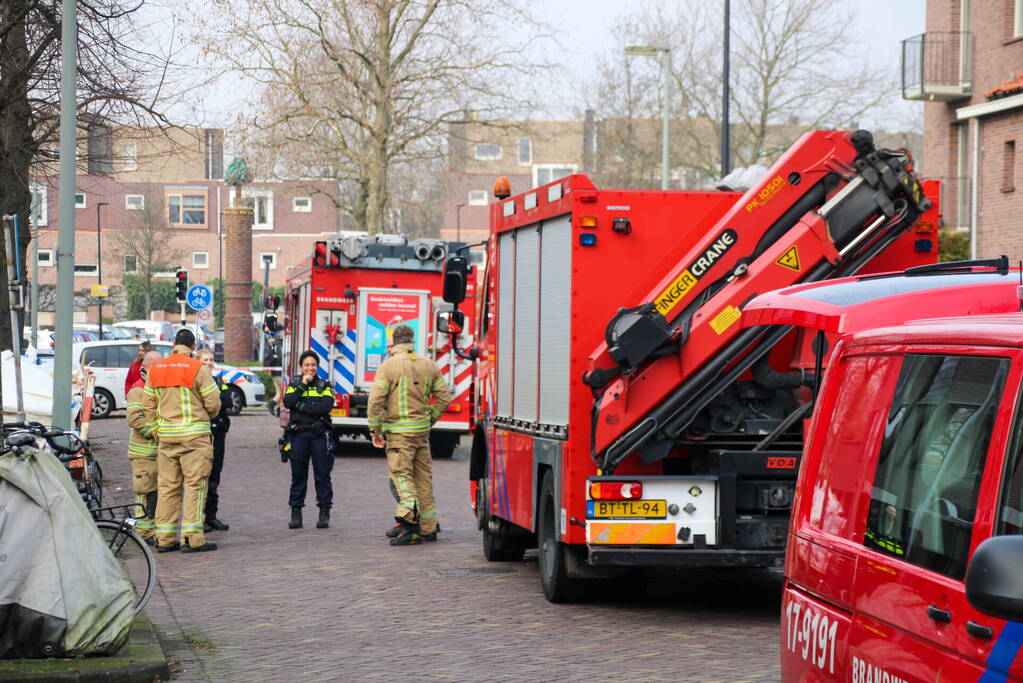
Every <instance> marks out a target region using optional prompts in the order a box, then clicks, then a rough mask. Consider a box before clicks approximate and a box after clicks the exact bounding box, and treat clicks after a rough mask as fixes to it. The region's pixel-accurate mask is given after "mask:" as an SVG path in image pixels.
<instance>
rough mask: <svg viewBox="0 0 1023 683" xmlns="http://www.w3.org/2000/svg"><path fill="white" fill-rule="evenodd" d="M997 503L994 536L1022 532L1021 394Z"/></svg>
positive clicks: (1022, 451) (1022, 431)
mask: <svg viewBox="0 0 1023 683" xmlns="http://www.w3.org/2000/svg"><path fill="white" fill-rule="evenodd" d="M998 500H999V503H998V523H997V524H996V525H995V535H996V536H1007V535H1012V536H1016V535H1019V534H1023V395H1021V396H1020V400H1019V403H1018V404H1017V405H1016V417H1015V418H1013V426H1012V442H1011V443H1010V445H1009V455H1008V457H1006V459H1005V474H1004V476H1003V477H1002V491H1001V495H1000V496H999V499H998Z"/></svg>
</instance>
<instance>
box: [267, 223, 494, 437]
mask: <svg viewBox="0 0 1023 683" xmlns="http://www.w3.org/2000/svg"><path fill="white" fill-rule="evenodd" d="M462 246H464V245H463V244H462V243H457V242H450V243H449V242H443V241H440V240H414V241H409V240H407V239H406V238H405V237H403V236H399V235H377V236H374V237H360V236H354V237H344V238H336V239H331V240H326V241H322V242H316V244H315V247H314V251H313V253H312V254H311V255H310V257H309V259H308V260H307V261H306V262H305V263H303V264H301V265H300V266H298V267H297V268H295V269H293V270H292V271H291V273H290V274H289V275H288V279H287V283H286V285H285V306H286V323H285V325H284V329H285V335H284V341H283V349H284V359H283V363H284V372H283V378H282V379H283V382H284V383H285V384H287V382H288V379H289V376H291V377H293V376H294V373H296V372H298V358H299V356H300V355H301V354H302V352H303V351H305V350H306V349H312V350H313V351H315V352H316V354H317V355H318V356H319V358H320V370H319V372H320V376H321V377H323V378H324V379H326V380H327V381H328V382H330V383H331V385H332V386H333V387H334V392H335V396H336V400H335V407H334V410H333V411H332V412H331V421H332V422H333V424H334V429H335V430H336V431H337V432H338V433H339V434H341V435H346V436H367V435H368V433H369V432H368V428H367V423H366V400H367V398H368V396H369V388H370V385H371V384H372V383H373V378H374V376H375V374H376V370H377V368H378V367H379V366H380V363H381V362H383V359H384V358H385V356H386V354H387V345H388V343H389V340H390V337H391V333H392V332H393V330H394V328H395V327H396V326H397V325H399V324H404V325H409V326H410V327H412V329H413V331H414V332H415V333H416V336H415V344H416V351H417V353H419V354H421V355H425V356H428V357H430V358H433V359H434V361H436V362H437V364H438V365H439V366H440V368H441V371H442V372H443V373H444V375H445V377H447V379H448V383H449V384H450V385H451V387H452V392H453V394H454V400H453V401H452V402H451V405H449V406H448V408H447V411H446V412H445V413H444V415H442V416H441V418H440V420H438V421H437V423H436V424H435V425H434V427H433V431H432V432H431V434H430V444H431V450H432V451H433V454H434V456H435V457H450V456H451V454H452V452H453V451H454V449H455V447H456V446H457V444H458V442H459V439H460V438H461V436H462V434H465V433H469V432H470V431H471V428H472V425H473V422H472V420H473V415H472V410H471V409H470V408H471V406H470V403H469V399H470V395H471V392H470V385H471V382H472V368H471V365H470V363H469V362H468V361H467V360H466V359H463V358H459V357H457V356H456V355H455V354H454V353H452V351H451V341H452V337H451V335H449V334H442V335H437V334H434V329H433V321H434V320H435V314H436V313H437V312H438V311H441V310H446V309H450V308H451V306H450V305H448V304H446V303H444V301H443V299H442V298H441V290H442V274H441V270H442V266H443V262H444V259H445V258H446V257H447V256H448V255H449V254H452V253H454V252H456V251H457V250H458V249H459V248H461V247H462ZM466 291H467V294H466V297H467V300H468V302H469V304H470V306H471V304H472V302H473V298H474V296H475V282H474V279H473V272H472V269H470V270H469V272H468V281H467V283H466ZM470 310H471V309H470ZM470 320H471V319H470ZM471 329H472V328H471V327H467V328H466V332H464V333H462V334H460V335H456V336H455V338H454V340H455V342H456V343H458V344H470V343H471V342H472V336H471V333H470V332H471ZM287 420H288V416H287V414H286V411H284V410H283V407H282V412H281V421H282V424H287Z"/></svg>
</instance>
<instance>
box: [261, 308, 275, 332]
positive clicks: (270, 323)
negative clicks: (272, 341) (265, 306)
mask: <svg viewBox="0 0 1023 683" xmlns="http://www.w3.org/2000/svg"><path fill="white" fill-rule="evenodd" d="M277 329H278V327H277V316H276V315H273V314H272V313H271V314H267V316H266V317H265V318H263V331H264V332H266V333H267V334H276V333H277Z"/></svg>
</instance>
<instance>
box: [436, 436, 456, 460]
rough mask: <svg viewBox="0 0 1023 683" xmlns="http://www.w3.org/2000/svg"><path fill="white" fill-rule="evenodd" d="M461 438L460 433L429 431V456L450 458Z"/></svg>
mask: <svg viewBox="0 0 1023 683" xmlns="http://www.w3.org/2000/svg"><path fill="white" fill-rule="evenodd" d="M460 440H461V435H460V434H448V433H446V432H430V456H431V457H434V458H450V457H451V456H453V455H454V454H455V449H456V448H457V447H458V443H459V441H460Z"/></svg>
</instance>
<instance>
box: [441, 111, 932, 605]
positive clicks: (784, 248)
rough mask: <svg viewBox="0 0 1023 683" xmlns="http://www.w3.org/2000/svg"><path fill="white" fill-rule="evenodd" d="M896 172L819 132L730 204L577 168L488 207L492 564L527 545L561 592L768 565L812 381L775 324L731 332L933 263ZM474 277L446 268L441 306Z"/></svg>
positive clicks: (480, 510) (479, 427) (894, 166)
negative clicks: (748, 313)
mask: <svg viewBox="0 0 1023 683" xmlns="http://www.w3.org/2000/svg"><path fill="white" fill-rule="evenodd" d="M912 168H913V167H912V159H911V158H910V157H909V155H908V153H906V152H905V151H904V150H879V149H876V148H875V146H874V144H873V139H872V136H871V135H870V134H869V133H867V132H866V131H857V132H855V133H850V132H843V131H816V132H811V133H807V134H806V135H804V136H803V137H802V138H801V139H800V140H799V141H798V142H797V143H796V144H795V145H794V146H793V147H792V148H791V149H790V150H789V151H788V152H787V153H786V154H785V155H784V156H783V157H782V158H781V159H780V160H779V161H778V162H777V163H776V164H775V165H774V166H773V167H772V168H771V169H770V171H769V172H768V173H767V175H766V176H765V177H764V179H763V180H762V181H761V182H759V183H758V184H757V185H755V186H754V187H752V188H751V189H750V190H749V191H748V192H746V193H745V194H743V195H741V196H740V195H738V194H736V193H709V192H663V191H627V190H601V189H597V188H596V187H595V186H594V185H593V184H592V183H591V182H590V180H589V179H588V178H586V177H585V176H582V175H573V176H569V177H568V178H564V179H562V180H559V181H557V182H555V183H551V184H549V185H547V186H544V187H541V188H538V189H535V190H531V191H529V192H526V193H524V194H521V195H519V196H515V197H510V198H502V199H501V200H500V201H498V202H497V203H495V204H494V205H492V207H491V235H490V239H489V242H488V244H487V270H486V272H485V274H484V275H483V279H482V281H481V286H482V288H483V292H482V296H480V297H479V298H478V302H477V305H478V309H477V318H476V320H477V332H476V339H477V341H476V344H475V346H474V347H473V348H471V349H469V350H468V353H466V355H469V356H471V357H473V358H474V359H475V384H474V387H475V389H474V391H475V393H476V396H475V402H474V408H475V410H476V411H477V414H476V428H475V430H474V433H473V446H472V457H471V464H470V482H471V485H470V490H471V496H472V502H473V504H474V506H475V509H476V513H477V518H478V520H479V526H480V528H481V530H482V532H483V550H484V554H485V555H486V557H487V558H488V559H490V560H515V559H520V558H521V557H522V556H523V553H524V551H525V549H526V548H529V547H534V546H535V547H538V548H539V560H540V576H541V582H542V584H543V589H544V594H545V596H546V597H547V599H548V600H551V601H555V602H558V601H568V600H574V599H579V598H581V597H584V596H585V595H586V594H587V591H588V589H589V588H590V587H591V586H592V583H591V582H590V580H591V579H604V578H615V577H619V578H625V579H628V580H631V581H634V582H635V584H641V583H642V581H643V579H644V577H645V575H646V572H645V570H646V569H648V568H653V567H693V566H704V567H714V566H761V567H765V566H766V567H770V566H780V565H781V563H782V561H783V559H784V549H785V539H786V530H787V525H788V518H789V512H790V509H791V502H792V494H793V489H794V486H795V480H796V473H797V471H798V466H799V461H800V457H801V456H800V453H801V446H802V428H803V422H804V419H805V418H806V417H807V416H808V412H809V402H808V397H809V395H810V391H811V388H812V387H813V385H814V383H815V382H816V377H817V376H819V373H818V372H815V368H814V367H813V364H812V363H811V364H810V367H806V366H805V365H804V364H801V363H800V362H798V359H801V358H803V357H804V354H802V353H797V352H798V351H802V349H800V348H797V338H796V335H795V334H793V333H792V332H791V331H790V330H789V329H788V328H785V327H781V328H773V327H772V328H759V327H758V328H752V329H748V330H744V329H743V328H742V326H741V325H738V324H736V323H737V322H738V321H739V319H740V317H741V310H742V307H743V306H744V304H745V303H746V302H748V301H749V300H750V299H752V298H753V297H754V296H755V295H756V294H759V293H763V292H766V291H769V290H773V289H777V288H779V287H784V286H787V285H791V284H794V283H799V282H812V281H817V280H823V279H827V278H832V277H838V276H846V275H850V274H853V273H857V272H878V271H883V270H896V269H898V270H901V269H903V268H904V267H906V266H913V265H918V264H926V263H933V262H934V261H936V258H937V253H936V252H937V239H936V238H937V234H936V226H937V219H938V215H937V210H936V209H935V208H933V204H932V201H931V200H930V199H928V196H930V197H935V196H936V194H937V183H925V184H924V186H923V187H921V185H920V183H919V182H918V181H917V179H916V177H915V176H914V174H913V170H912ZM469 278H471V268H470V267H469V266H468V263H466V262H465V260H464V259H460V258H454V259H450V260H449V261H448V264H447V267H446V269H445V295H446V297H447V299H448V300H449V301H455V302H457V300H458V298H459V295H460V292H459V290H460V287H461V283H462V282H463V281H468V279H469ZM460 316H461V311H455V312H452V313H445V314H444V315H443V316H442V317H444V318H445V320H443V321H439V322H438V324H439V325H440V329H441V330H442V331H443V330H444V329H446V326H447V322H448V320H451V321H452V322H454V323H455V324H456V325H455V327H456V328H457V327H458V325H457V323H459V322H461V321H460ZM798 343H799V344H811V345H812V344H813V343H814V339H813V338H811V339H809V340H806V341H804V340H802V339H801V338H800V339H799V340H798ZM819 355H822V354H819Z"/></svg>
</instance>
